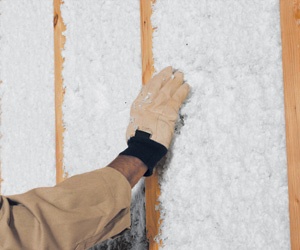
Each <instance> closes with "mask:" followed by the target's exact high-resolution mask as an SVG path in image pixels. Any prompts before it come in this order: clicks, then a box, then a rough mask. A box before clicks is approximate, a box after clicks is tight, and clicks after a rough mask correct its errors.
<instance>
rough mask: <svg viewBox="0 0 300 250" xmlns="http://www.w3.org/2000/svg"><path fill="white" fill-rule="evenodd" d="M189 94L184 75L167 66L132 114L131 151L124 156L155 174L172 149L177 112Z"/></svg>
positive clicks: (152, 80)
mask: <svg viewBox="0 0 300 250" xmlns="http://www.w3.org/2000/svg"><path fill="white" fill-rule="evenodd" d="M188 93H189V85H188V84H187V83H184V84H183V74H182V73H181V72H178V71H177V72H175V74H174V75H173V73H172V67H171V66H170V67H167V68H165V69H164V70H162V71H161V72H160V73H158V74H157V75H155V76H154V77H153V78H152V79H151V80H150V81H149V82H148V83H147V84H146V85H145V86H144V87H143V88H142V90H141V92H140V93H139V95H138V97H137V98H136V100H135V101H134V102H133V104H132V107H131V111H130V123H129V125H128V128H127V132H126V138H127V141H128V148H127V149H126V150H125V151H123V152H122V153H121V155H131V156H135V157H137V158H139V159H141V160H142V161H143V162H144V163H145V165H146V166H147V167H148V171H147V172H146V174H145V176H149V175H151V174H152V171H153V168H154V166H155V165H156V163H157V162H158V161H159V160H160V159H161V158H162V157H163V156H164V155H165V154H166V153H167V151H168V148H169V146H170V143H171V140H172V137H173V134H174V129H175V122H176V120H177V118H178V111H179V108H180V107H181V105H182V103H183V101H184V100H185V99H186V97H187V95H188Z"/></svg>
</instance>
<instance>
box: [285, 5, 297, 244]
mask: <svg viewBox="0 0 300 250" xmlns="http://www.w3.org/2000/svg"><path fill="white" fill-rule="evenodd" d="M280 12H281V13H280V15H281V36H282V63H283V80H284V101H285V121H286V147H287V161H288V189H289V211H290V236H291V249H292V250H299V249H300V0H281V1H280Z"/></svg>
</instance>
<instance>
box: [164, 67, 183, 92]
mask: <svg viewBox="0 0 300 250" xmlns="http://www.w3.org/2000/svg"><path fill="white" fill-rule="evenodd" d="M182 82H183V73H182V72H179V71H177V72H176V73H175V74H174V78H173V79H172V78H171V79H170V80H169V81H168V82H167V83H166V84H165V85H164V86H163V88H162V89H161V91H162V92H164V94H165V95H166V96H169V97H171V96H172V95H173V94H174V93H175V92H176V90H177V89H178V88H179V87H180V86H181V85H182Z"/></svg>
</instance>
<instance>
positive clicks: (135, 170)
mask: <svg viewBox="0 0 300 250" xmlns="http://www.w3.org/2000/svg"><path fill="white" fill-rule="evenodd" d="M108 167H111V168H114V169H116V170H118V171H119V172H120V173H121V174H123V175H124V176H125V177H126V179H127V180H128V182H129V183H130V186H131V188H133V187H134V186H135V184H136V183H137V182H138V181H139V179H140V178H141V177H142V176H143V175H144V174H145V173H146V171H147V169H148V168H147V167H146V165H145V164H144V163H143V162H142V161H141V160H140V159H138V158H136V157H134V156H128V155H119V156H118V157H117V158H116V159H114V160H113V161H112V162H111V163H110V164H109V165H108Z"/></svg>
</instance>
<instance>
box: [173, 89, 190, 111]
mask: <svg viewBox="0 0 300 250" xmlns="http://www.w3.org/2000/svg"><path fill="white" fill-rule="evenodd" d="M189 92H190V86H189V85H188V84H187V83H184V84H182V85H181V86H180V88H178V89H177V91H176V92H175V94H174V95H173V96H172V99H173V100H174V101H175V103H176V104H177V105H178V106H177V108H178V109H179V108H180V106H181V104H182V103H183V102H184V100H185V99H186V97H187V96H188V94H189Z"/></svg>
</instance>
